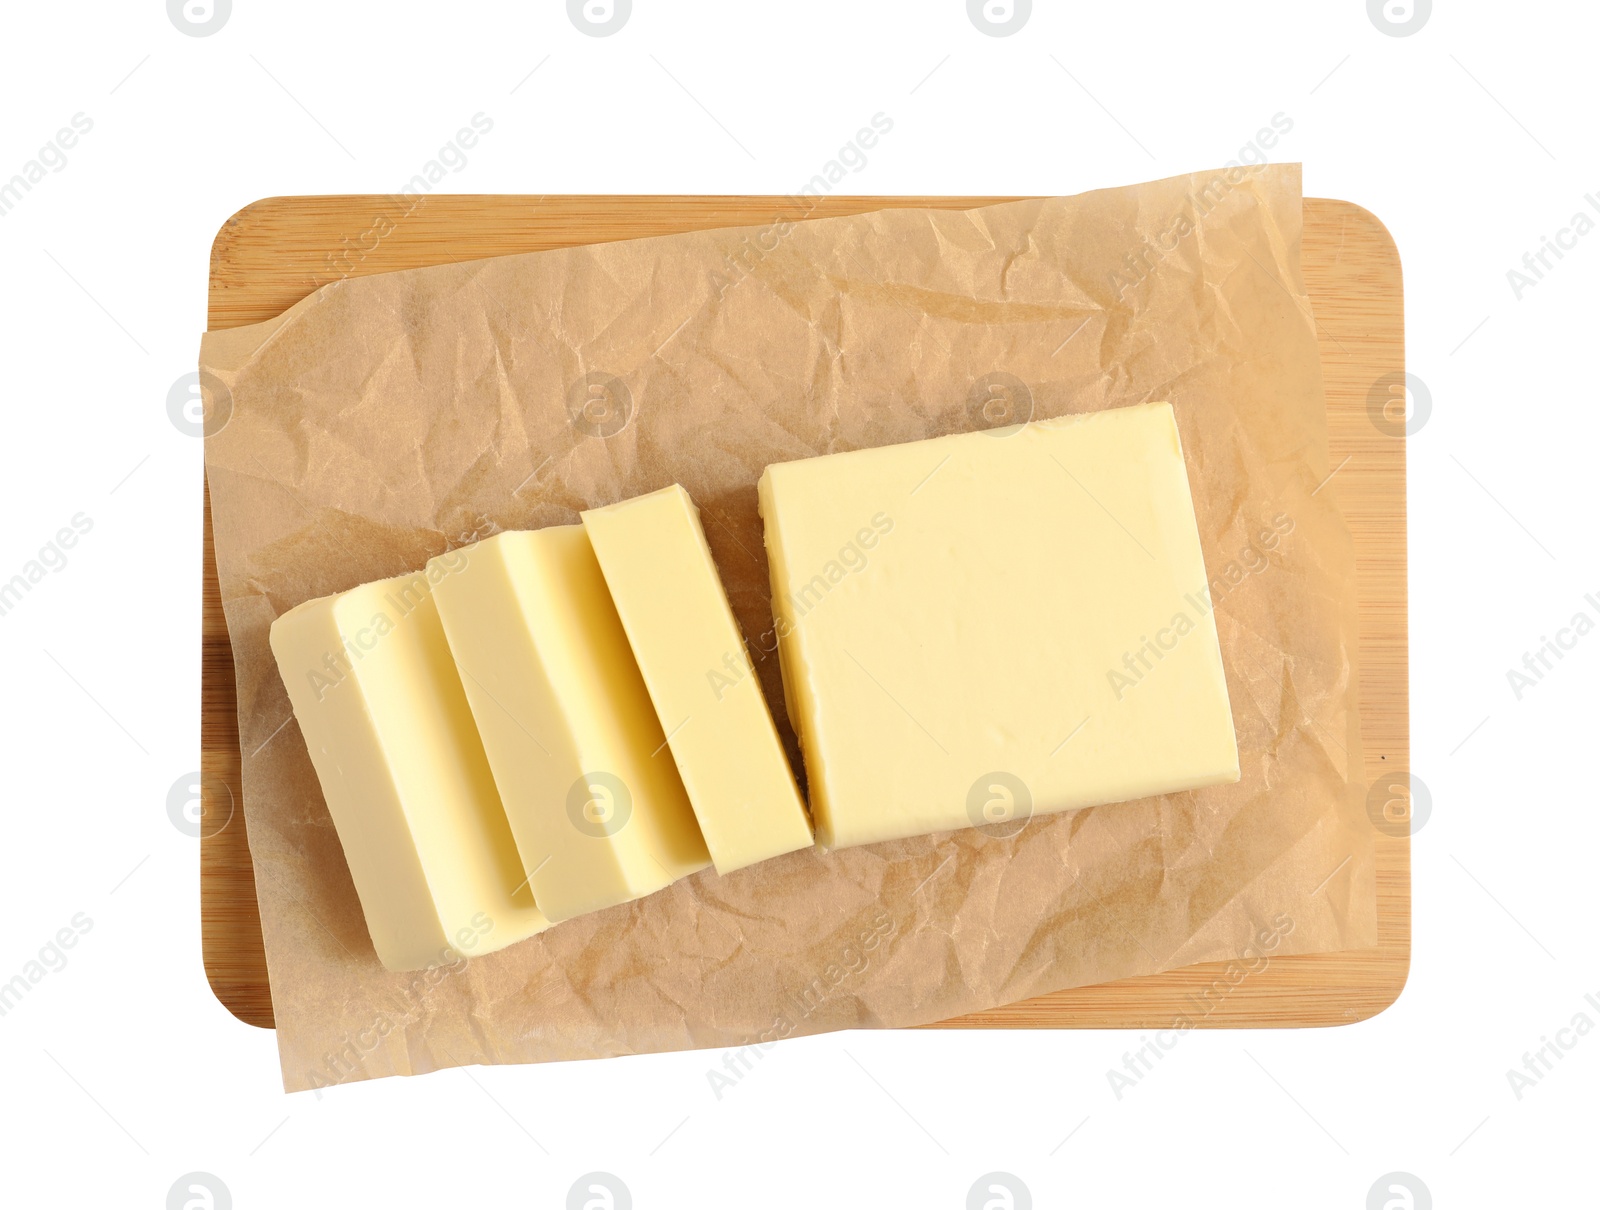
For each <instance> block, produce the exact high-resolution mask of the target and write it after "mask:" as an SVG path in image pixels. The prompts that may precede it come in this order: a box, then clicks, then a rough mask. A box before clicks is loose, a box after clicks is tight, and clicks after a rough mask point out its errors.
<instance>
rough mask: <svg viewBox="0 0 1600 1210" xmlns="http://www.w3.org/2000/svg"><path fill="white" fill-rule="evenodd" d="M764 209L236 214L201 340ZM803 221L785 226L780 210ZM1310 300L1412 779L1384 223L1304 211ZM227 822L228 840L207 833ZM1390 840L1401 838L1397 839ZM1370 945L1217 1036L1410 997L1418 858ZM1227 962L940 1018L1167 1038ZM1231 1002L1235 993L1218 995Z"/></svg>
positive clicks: (215, 641)
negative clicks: (327, 290)
mask: <svg viewBox="0 0 1600 1210" xmlns="http://www.w3.org/2000/svg"><path fill="white" fill-rule="evenodd" d="M1012 200H1015V199H1012V198H998V197H828V198H822V199H819V202H820V204H819V205H818V206H817V207H816V209H815V210H814V211H813V212H812V217H817V218H823V217H831V216H834V215H841V214H856V213H860V212H862V211H866V210H878V209H883V208H885V207H891V206H917V207H939V208H943V209H951V210H957V209H960V210H964V209H968V208H970V207H973V206H984V205H991V204H993V203H995V202H1004V201H1012ZM784 206H785V200H784V199H780V198H773V197H687V196H686V197H647V196H630V197H616V196H594V197H584V196H561V197H553V196H552V197H515V196H510V197H499V196H484V197H476V196H441V197H427V198H425V199H424V203H423V204H422V205H421V206H419V207H418V208H417V209H416V210H415V211H413V212H412V213H411V214H410V215H409V216H406V217H404V218H401V217H399V214H398V210H397V207H396V205H395V203H394V200H393V199H391V198H385V197H377V196H342V197H280V198H268V199H265V200H263V201H260V202H256V203H254V204H253V205H250V206H247V207H245V208H244V209H243V210H241V211H239V213H238V214H236V215H234V216H233V217H232V218H230V219H229V220H228V221H227V223H225V224H224V225H223V227H222V230H221V231H219V232H218V233H217V239H216V243H215V244H214V245H213V247H212V250H211V289H210V304H209V310H208V314H207V319H208V323H209V326H210V327H211V328H213V329H215V328H232V327H238V326H240V325H243V324H251V323H257V322H259V321H261V320H264V319H270V318H271V317H273V316H274V315H277V314H278V313H279V312H281V311H283V310H285V309H286V308H288V307H290V306H292V305H293V304H294V303H296V302H298V301H299V300H300V299H301V298H303V297H305V296H306V295H307V294H310V293H311V292H312V291H313V290H315V289H316V288H317V287H318V286H320V285H322V284H323V283H325V282H328V281H331V280H334V279H335V278H338V277H341V276H360V275H363V274H368V273H385V272H389V271H391V270H395V269H412V268H417V267H419V266H423V265H433V264H440V263H443V262H446V261H461V260H474V259H477V258H480V257H486V256H504V255H507V254H509V253H515V252H533V251H537V250H539V249H544V248H558V247H564V246H567V245H571V244H590V243H604V242H607V241H611V240H621V239H636V238H639V237H641V236H650V235H669V234H672V233H674V232H679V231H692V230H701V229H705V228H710V227H729V226H746V225H757V224H765V223H769V222H772V221H774V219H776V218H777V217H778V216H779V215H780V213H784V211H783V210H782V209H780V208H782V207H784ZM789 213H790V214H792V211H789ZM1304 264H1305V277H1306V285H1307V288H1308V291H1309V293H1310V296H1311V302H1312V306H1313V308H1314V310H1315V313H1316V319H1317V331H1318V339H1319V343H1320V347H1321V352H1322V369H1323V374H1324V377H1325V379H1326V383H1327V394H1328V429H1329V439H1330V441H1331V443H1332V462H1331V463H1330V465H1331V466H1332V467H1333V468H1336V469H1335V473H1334V474H1333V476H1332V478H1331V479H1330V480H1329V481H1328V482H1327V484H1326V486H1325V487H1324V488H1323V489H1322V490H1326V491H1328V492H1329V493H1331V494H1332V496H1333V497H1334V499H1335V500H1336V502H1337V503H1338V505H1339V507H1340V508H1341V509H1342V510H1343V512H1344V515H1345V517H1346V518H1347V519H1348V521H1349V523H1350V528H1351V530H1352V532H1353V534H1354V538H1355V551H1356V581H1357V591H1358V594H1359V597H1360V613H1361V655H1360V660H1361V685H1360V693H1361V734H1362V740H1363V743H1364V745H1365V752H1366V781H1367V783H1368V784H1369V785H1371V784H1374V783H1376V782H1377V781H1378V779H1380V778H1382V779H1384V784H1385V785H1391V784H1393V783H1395V782H1399V783H1400V784H1402V785H1403V784H1404V783H1405V778H1406V775H1407V773H1408V772H1409V770H1410V751H1411V748H1410V718H1409V700H1408V694H1409V682H1408V671H1407V648H1406V484H1405V442H1404V440H1403V439H1401V438H1396V437H1393V436H1389V435H1387V434H1385V433H1384V432H1382V431H1380V430H1379V428H1378V427H1377V425H1376V424H1374V422H1373V419H1372V416H1371V414H1370V413H1369V406H1370V405H1369V397H1370V396H1371V394H1372V391H1373V387H1374V384H1375V383H1378V382H1379V380H1380V379H1383V378H1384V376H1386V375H1390V374H1395V373H1398V372H1402V371H1403V370H1404V368H1405V351H1404V321H1403V308H1402V302H1401V283H1400V255H1399V252H1398V251H1397V250H1396V248H1395V245H1394V241H1393V240H1392V239H1391V238H1390V237H1389V233H1388V231H1386V230H1385V229H1384V226H1383V224H1382V223H1380V222H1379V221H1378V220H1377V219H1376V218H1375V217H1374V216H1373V215H1371V214H1369V213H1368V212H1367V211H1365V210H1363V209H1361V208H1360V207H1359V206H1355V205H1352V204H1351V203H1349V202H1340V201H1327V200H1323V199H1316V198H1310V199H1307V200H1306V203H1305V245H1304ZM205 507H206V513H205V545H204V558H205V574H204V583H203V636H204V637H203V644H204V645H203V653H202V660H201V686H200V702H201V771H202V774H203V781H202V785H203V786H204V787H205V789H204V794H203V804H202V812H203V814H202V831H203V833H205V834H204V836H203V838H202V840H201V842H200V875H201V877H200V927H201V937H202V948H203V952H204V959H205V968H206V974H207V976H208V978H209V979H210V982H211V987H212V989H213V991H215V993H216V995H217V998H218V999H219V1000H221V1001H222V1003H223V1004H224V1005H226V1006H227V1008H228V1009H229V1010H231V1011H232V1012H233V1013H234V1015H236V1016H237V1017H239V1019H240V1020H242V1021H246V1022H248V1023H250V1024H252V1025H259V1026H263V1027H268V1028H270V1027H271V1025H272V997H271V993H270V991H269V989H268V986H267V968H266V959H265V957H264V955H263V952H262V944H261V920H260V917H259V915H258V914H257V910H256V895H255V880H254V875H253V872H252V870H251V866H250V851H249V847H248V841H247V838H246V829H245V823H244V813H243V811H242V810H238V809H234V805H235V804H238V803H239V802H240V801H241V800H242V792H241V791H240V788H239V767H240V754H239V732H238V724H237V716H236V713H235V697H234V677H233V653H232V650H231V649H230V647H229V645H228V631H227V624H226V622H225V621H224V619H223V614H222V602H221V596H220V593H219V590H218V587H217V567H216V560H215V558H214V555H213V550H212V544H211V511H210V502H209V498H208V499H207V501H206V506H205ZM213 818H214V819H216V820H217V822H218V825H219V826H218V827H216V828H215V829H213V828H212V827H209V826H205V821H206V820H208V819H213ZM1390 830H1393V829H1390ZM1376 839H1377V870H1378V945H1377V947H1376V948H1373V949H1366V950H1354V951H1350V952H1346V953H1337V954H1309V955H1304V956H1298V957H1287V958H1276V959H1274V960H1273V961H1272V963H1271V965H1270V967H1269V968H1268V969H1267V970H1266V971H1263V972H1261V973H1257V974H1253V975H1251V976H1250V977H1249V978H1248V979H1245V980H1244V981H1243V982H1242V983H1241V984H1239V985H1238V986H1237V987H1236V988H1233V989H1232V990H1231V991H1230V992H1228V993H1227V994H1226V995H1225V996H1222V997H1220V998H1219V997H1217V996H1216V994H1215V993H1213V995H1212V997H1211V998H1210V999H1209V1000H1207V1001H1206V1003H1208V1004H1211V1005H1213V1007H1211V1008H1210V1010H1209V1011H1207V1012H1205V1015H1204V1016H1203V1018H1201V1019H1200V1020H1201V1023H1202V1024H1204V1025H1205V1026H1208V1027H1219V1026H1226V1027H1236V1028H1237V1027H1244V1026H1290V1025H1339V1024H1344V1023H1347V1022H1351V1021H1359V1020H1362V1019H1363V1018H1366V1017H1370V1016H1373V1015H1374V1014H1376V1013H1378V1012H1381V1011H1382V1010H1383V1009H1385V1008H1387V1007H1388V1006H1389V1005H1390V1004H1392V1003H1393V1002H1394V1001H1395V998H1396V997H1398V996H1399V994H1400V989H1401V988H1402V987H1404V986H1405V981H1406V973H1407V971H1408V969H1409V967H1410V959H1411V847H1410V839H1409V837H1407V836H1399V837H1395V836H1391V835H1388V834H1386V833H1385V832H1383V831H1379V832H1378V833H1377V837H1376ZM1226 968H1227V964H1226V963H1207V964H1203V965H1199V966H1190V967H1185V968H1183V969H1181V970H1176V971H1170V972H1168V973H1166V974H1161V975H1149V976H1145V977H1143V978H1138V979H1124V980H1122V981H1120V982H1117V983H1106V984H1100V985H1098V986H1095V987H1081V988H1075V989H1073V990H1070V991H1063V992H1056V993H1054V994H1052V995H1047V996H1039V997H1036V998H1035V999H1032V1000H1026V1001H1023V1002H1021V1003H1018V1004H1011V1005H1006V1006H1004V1007H1001V1008H995V1009H991V1010H989V1011H987V1012H981V1013H973V1014H970V1015H969V1016H965V1017H961V1018H958V1019H957V1020H954V1021H949V1022H945V1023H944V1026H933V1027H930V1028H942V1027H950V1026H956V1027H961V1028H976V1029H985V1028H1019V1027H1022V1028H1081V1027H1123V1028H1161V1027H1165V1026H1170V1025H1171V1024H1172V1022H1173V1020H1174V1019H1175V1018H1176V1017H1179V1016H1190V1017H1198V1016H1199V1014H1198V1013H1197V1011H1196V1007H1195V1006H1196V1004H1197V1003H1198V1002H1199V1001H1198V1000H1196V997H1198V996H1199V995H1200V994H1201V993H1202V992H1203V991H1204V990H1205V989H1208V988H1211V987H1212V985H1213V984H1215V983H1217V982H1218V980H1219V979H1222V978H1223V974H1224V971H1225V970H1226ZM1223 986H1227V985H1226V984H1225V983H1224V984H1223Z"/></svg>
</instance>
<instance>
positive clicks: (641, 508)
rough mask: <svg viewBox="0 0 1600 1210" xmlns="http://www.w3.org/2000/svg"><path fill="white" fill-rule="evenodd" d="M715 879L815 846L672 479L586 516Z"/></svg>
mask: <svg viewBox="0 0 1600 1210" xmlns="http://www.w3.org/2000/svg"><path fill="white" fill-rule="evenodd" d="M583 526H584V529H585V530H587V531H588V534H589V540H590V541H591V542H592V543H593V544H594V552H595V555H596V556H597V557H598V558H599V560H600V569H601V571H603V572H604V573H605V579H606V585H607V586H608V587H609V588H610V590H611V599H612V600H613V601H614V602H615V603H616V607H617V613H618V614H619V615H620V616H621V618H622V626H623V629H624V630H626V631H627V634H628V642H629V643H630V644H631V645H632V647H633V654H634V656H635V658H636V659H637V660H638V662H639V671H640V672H641V673H642V674H643V676H644V683H645V685H646V687H647V688H648V689H649V690H650V700H651V701H652V702H653V703H654V704H655V709H656V715H657V717H658V718H659V719H660V720H661V724H662V726H663V727H665V728H666V733H667V742H668V744H669V746H670V747H671V749H672V755H673V758H674V759H675V760H676V761H677V764H678V772H679V773H680V774H681V775H682V776H683V784H684V788H685V789H686V790H687V791H688V793H689V801H690V803H691V804H692V805H693V806H694V813H695V817H696V818H697V819H698V820H699V821H700V831H701V833H702V834H703V835H704V836H705V839H706V847H707V848H708V849H710V851H711V859H712V861H713V862H714V863H715V864H716V867H717V872H718V873H719V874H727V873H730V872H732V871H734V870H738V869H742V868H743V867H745V866H748V865H753V864H755V863H756V862H758V861H764V860H765V859H767V858H769V857H777V856H778V855H780V854H782V853H791V852H793V851H794V850H796V849H803V848H809V847H810V846H811V843H812V840H811V824H810V822H809V821H808V820H807V819H806V812H805V807H804V806H803V805H802V803H801V800H800V790H799V788H798V787H797V786H796V785H795V780H794V773H793V772H792V771H791V770H790V768H789V761H788V759H787V758H786V757H785V756H784V753H783V744H782V742H781V741H780V740H779V739H778V732H777V728H776V727H774V726H773V723H772V711H771V710H770V709H768V707H767V699H766V698H765V697H764V696H763V695H762V693H761V683H760V681H759V680H758V679H757V678H756V676H755V672H754V670H753V669H752V668H751V666H750V659H749V656H748V655H747V654H746V651H745V646H744V639H743V637H742V636H741V634H740V633H739V623H738V622H737V621H736V620H735V619H734V616H733V610H732V609H730V608H729V607H728V597H727V594H726V593H725V592H724V591H723V588H722V580H721V578H720V577H719V576H718V575H717V567H716V564H715V563H714V562H713V561H712V558H711V547H710V546H709V545H708V544H707V543H706V535H705V531H704V530H703V529H702V528H701V525H700V514H699V510H698V509H696V508H695V506H694V501H692V500H691V499H690V498H689V493H688V492H686V491H684V490H683V488H681V487H679V486H677V485H676V484H674V485H673V486H672V487H667V488H663V489H662V490H661V491H658V492H651V493H650V494H649V495H646V496H638V497H636V498H634V499H632V500H624V501H623V502H622V503H620V504H613V505H610V506H609V507H606V508H598V509H591V510H590V511H588V512H586V513H584V514H583Z"/></svg>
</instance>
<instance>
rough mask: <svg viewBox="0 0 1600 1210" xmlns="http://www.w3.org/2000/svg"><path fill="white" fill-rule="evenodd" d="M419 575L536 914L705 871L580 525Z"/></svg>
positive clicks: (574, 909) (522, 538)
mask: <svg viewBox="0 0 1600 1210" xmlns="http://www.w3.org/2000/svg"><path fill="white" fill-rule="evenodd" d="M428 568H429V572H430V574H431V575H433V576H434V578H435V581H436V585H435V589H434V597H435V599H436V600H437V601H438V603H439V612H440V615H441V617H442V618H443V620H444V628H445V632H446V634H447V635H448V636H449V640H450V650H451V653H452V654H453V655H454V657H455V661H456V667H457V668H458V669H459V670H460V672H461V680H462V683H463V684H464V685H465V687H466V692H467V700H468V701H469V702H470V703H471V705H472V714H473V717H474V718H475V719H476V720H477V724H478V730H479V733H480V734H481V735H482V737H483V745H484V749H485V751H486V752H487V753H488V756H489V765H490V767H491V768H492V769H493V770H494V778H495V782H496V784H497V785H498V786H499V788H500V795H501V798H502V800H503V801H504V803H505V808H506V814H507V817H508V818H509V820H510V823H511V830H512V833H513V834H514V835H515V837H516V843H517V847H518V849H519V850H520V851H521V853H522V859H523V863H524V865H525V866H526V867H527V870H528V874H529V877H530V878H531V880H532V886H533V897H534V900H535V901H536V902H537V903H538V905H539V908H540V910H541V911H543V912H544V914H545V915H546V916H548V917H549V918H550V919H551V920H566V919H569V918H570V917H573V916H577V915H581V914H582V913H584V912H592V911H595V910H597V909H600V908H604V907H610V906H611V905H613V904H617V903H624V902H627V901H628V900H632V899H638V898H640V897H641V896H644V895H648V894H650V893H651V892H653V891H657V890H660V889H661V888H662V887H664V886H667V885H668V884H669V883H671V882H673V881H675V880H676V879H678V878H682V877H683V876H684V875H686V874H692V873H694V872H695V871H696V870H700V869H703V868H705V867H706V866H707V865H709V864H710V857H709V855H708V854H707V852H706V846H705V841H704V840H703V839H702V838H701V836H700V830H699V828H698V826H697V825H696V823H695V818H694V812H693V810H692V809H691V807H690V805H689V800H688V797H687V796H686V795H685V793H684V789H683V782H682V780H681V779H680V778H679V776H678V770H677V767H676V766H675V765H674V763H673V759H672V753H671V752H670V751H669V750H668V748H667V742H666V736H665V734H664V733H663V732H662V729H661V724H660V722H659V721H657V718H656V713H655V710H654V708H653V707H652V706H651V704H650V695H649V693H648V692H647V691H646V689H645V685H644V681H643V680H642V679H641V677H640V675H639V667H638V665H637V663H635V661H634V658H633V652H632V650H631V649H630V648H629V646H628V638H627V635H626V634H624V633H623V629H622V623H621V621H620V620H619V619H618V617H617V611H616V607H615V606H614V605H613V604H612V602H611V596H610V593H609V592H608V590H607V588H606V582H605V578H604V577H603V576H602V575H601V573H600V565H599V563H598V562H597V561H596V560H595V555H594V549H593V548H592V547H591V546H590V544H589V538H588V536H587V535H586V534H585V532H584V528H583V526H582V525H557V526H551V527H549V528H546V529H540V530H534V531H531V532H512V533H502V534H497V535H495V536H494V537H492V538H489V539H487V540H485V541H483V542H479V543H477V544H475V545H473V546H469V547H465V548H463V549H461V550H457V551H452V552H450V553H449V554H447V555H441V556H439V557H438V558H437V559H435V560H433V561H432V562H431V563H429V565H428Z"/></svg>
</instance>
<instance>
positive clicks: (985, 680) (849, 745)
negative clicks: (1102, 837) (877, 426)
mask: <svg viewBox="0 0 1600 1210" xmlns="http://www.w3.org/2000/svg"><path fill="white" fill-rule="evenodd" d="M759 496H760V506H761V515H762V518H763V520H764V524H765V538H766V546H767V553H768V556H769V561H770V565H771V574H772V590H773V612H774V616H775V619H776V622H777V633H778V636H779V655H780V661H781V664H782V669H783V676H784V690H785V696H786V699H787V700H788V704H789V713H790V717H791V718H792V719H793V720H794V721H795V724H796V728H797V730H798V731H799V733H800V738H801V747H802V751H803V753H804V756H805V763H806V773H807V777H808V779H809V783H810V788H811V809H812V815H813V817H814V819H815V821H816V824H817V839H818V841H819V842H820V843H821V844H823V845H825V846H828V847H843V846H847V845H858V844H867V843H871V842H874V841H881V840H890V839H894V838H896V837H903V836H913V835H917V834H920V833H925V832H934V831H943V830H946V829H952V828H959V827H966V826H968V825H975V826H983V825H987V824H996V825H1001V828H1002V831H1005V830H1009V829H1012V828H1020V827H1021V826H1022V824H1023V823H1025V822H1026V820H1027V818H1028V817H1029V816H1031V815H1034V814H1043V813H1047V812H1052V811H1062V810H1068V809H1071V808H1076V807H1086V806H1092V805H1095V804H1098V803H1110V802H1121V801H1124V800H1128V799H1135V798H1142V797H1145V796H1148V795H1154V794H1165V793H1170V792H1175V791H1180V790H1188V789H1194V788H1197V787H1201V786H1209V785H1215V784H1219V783H1223V782H1231V781H1237V780H1238V777H1239V758H1238V749H1237V746H1236V744H1235V740H1234V731H1233V718H1232V713H1231V711H1230V709H1229V705H1228V687H1227V682H1226V680H1225V678H1224V675H1223V666H1222V655H1221V650H1220V648H1219V645H1218V642H1217V631H1216V625H1215V621H1214V619H1213V617H1212V613H1211V608H1210V600H1209V596H1208V589H1207V578H1206V571H1205V564H1204V561H1203V559H1202V557H1201V551H1200V541H1199V534H1198V532H1197V528H1196V524H1195V513H1194V505H1193V502H1192V501H1191V499H1190V495H1189V481H1188V476H1187V474H1186V472H1185V469H1184V461H1183V453H1182V450H1181V449H1180V447H1179V443H1178V429H1177V425H1176V423H1175V420H1174V417H1173V413H1172V408H1171V406H1170V405H1169V404H1166V403H1150V404H1142V405H1138V406H1135V407H1127V408H1119V409H1114V410H1109V411H1103V412H1098V413H1093V414H1089V415H1083V416H1070V417H1063V418H1061V419H1058V420H1049V421H1043V422H1039V423H1034V424H1028V425H1024V426H1020V427H1015V428H1010V429H1003V430H994V431H990V432H978V433H966V434H961V435H958V436H951V437H939V438H934V439H932V440H928V441H918V442H912V443H909V444H906V445H897V446H887V447H883V448H879V449H870V450H860V451H856V452H851V453H844V454H834V455H829V456H826V457H821V458H813V459H808V460H806V461H801V462H787V463H779V464H776V465H773V466H769V467H768V468H767V470H766V473H765V474H764V475H763V476H762V478H761V482H760V485H759Z"/></svg>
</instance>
